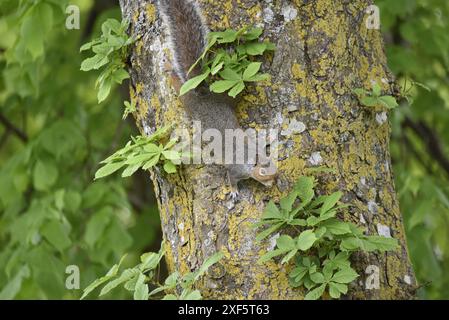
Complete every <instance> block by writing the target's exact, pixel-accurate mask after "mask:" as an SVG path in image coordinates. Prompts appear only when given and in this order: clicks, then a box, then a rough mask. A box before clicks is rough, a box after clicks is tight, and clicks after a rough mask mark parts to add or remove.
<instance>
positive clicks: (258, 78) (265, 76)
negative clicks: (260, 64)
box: [245, 73, 271, 82]
mask: <svg viewBox="0 0 449 320" xmlns="http://www.w3.org/2000/svg"><path fill="white" fill-rule="evenodd" d="M270 78H271V76H270V75H269V74H268V73H263V74H256V75H255V76H253V77H251V78H248V79H246V80H245V81H246V82H258V81H266V80H269V79H270Z"/></svg>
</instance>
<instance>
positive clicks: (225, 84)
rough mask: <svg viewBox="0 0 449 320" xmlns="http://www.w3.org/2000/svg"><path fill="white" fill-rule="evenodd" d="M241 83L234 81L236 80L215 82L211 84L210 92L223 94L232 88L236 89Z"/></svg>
mask: <svg viewBox="0 0 449 320" xmlns="http://www.w3.org/2000/svg"><path fill="white" fill-rule="evenodd" d="M238 82H239V81H234V80H220V81H215V82H214V83H212V84H211V86H210V88H209V89H210V91H212V92H215V93H223V92H225V91H227V90H229V89H231V88H232V87H234V86H235V85H236V84H237V83H238Z"/></svg>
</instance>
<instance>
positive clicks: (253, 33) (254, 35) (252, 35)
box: [243, 28, 263, 41]
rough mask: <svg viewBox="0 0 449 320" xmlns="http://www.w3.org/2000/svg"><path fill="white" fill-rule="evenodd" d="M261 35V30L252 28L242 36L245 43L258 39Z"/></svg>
mask: <svg viewBox="0 0 449 320" xmlns="http://www.w3.org/2000/svg"><path fill="white" fill-rule="evenodd" d="M262 33H263V29H262V28H252V29H251V30H248V31H246V32H245V34H244V36H243V37H244V38H245V40H247V41H252V40H256V39H258V38H259V37H260V36H261V35H262Z"/></svg>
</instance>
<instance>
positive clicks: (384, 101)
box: [379, 96, 398, 109]
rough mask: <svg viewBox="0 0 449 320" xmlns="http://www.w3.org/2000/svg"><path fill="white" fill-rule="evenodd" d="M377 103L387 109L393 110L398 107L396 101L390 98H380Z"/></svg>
mask: <svg viewBox="0 0 449 320" xmlns="http://www.w3.org/2000/svg"><path fill="white" fill-rule="evenodd" d="M379 101H380V103H381V105H382V106H384V107H385V108H387V109H394V108H396V107H397V106H398V103H397V101H396V99H395V98H394V97H392V96H382V97H380V98H379Z"/></svg>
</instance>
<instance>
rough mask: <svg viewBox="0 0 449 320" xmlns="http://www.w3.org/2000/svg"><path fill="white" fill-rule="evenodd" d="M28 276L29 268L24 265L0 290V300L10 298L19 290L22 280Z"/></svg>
mask: <svg viewBox="0 0 449 320" xmlns="http://www.w3.org/2000/svg"><path fill="white" fill-rule="evenodd" d="M29 276H30V268H29V267H28V265H24V266H23V267H21V268H20V270H19V271H18V272H17V274H16V275H15V276H14V277H13V278H12V279H11V280H10V281H9V282H8V283H7V284H6V285H5V286H4V287H3V288H2V290H1V291H0V300H12V299H14V298H15V297H16V295H17V294H18V293H19V292H20V289H21V287H22V283H23V280H25V279H27V278H28V277H29Z"/></svg>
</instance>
